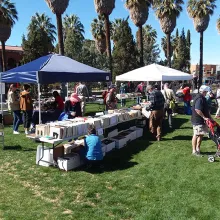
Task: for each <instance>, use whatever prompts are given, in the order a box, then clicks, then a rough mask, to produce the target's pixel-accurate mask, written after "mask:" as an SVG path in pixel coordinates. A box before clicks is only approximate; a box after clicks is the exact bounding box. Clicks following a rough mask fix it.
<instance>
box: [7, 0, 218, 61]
mask: <svg viewBox="0 0 220 220" xmlns="http://www.w3.org/2000/svg"><path fill="white" fill-rule="evenodd" d="M12 2H15V3H16V7H17V10H18V14H19V21H18V22H17V23H16V25H15V26H14V28H13V30H12V34H11V37H10V39H9V40H8V41H7V42H6V44H7V45H20V44H21V37H22V35H23V34H26V31H27V26H28V24H29V22H30V19H31V16H32V15H34V14H35V13H36V12H39V13H46V14H47V15H48V16H49V17H51V18H52V21H53V23H54V24H56V20H55V16H54V14H52V12H51V11H50V9H49V8H48V6H47V4H46V3H45V1H44V0H12ZM186 2H187V1H185V5H184V9H183V12H182V13H181V15H180V17H179V18H178V20H177V27H178V28H179V29H180V30H182V28H184V29H185V31H187V30H188V29H189V30H190V31H191V39H192V46H191V63H192V64H196V63H199V33H197V32H196V31H195V30H194V27H193V22H192V20H191V19H190V18H189V17H188V15H187V12H186ZM216 2H217V8H216V10H215V13H214V15H213V16H212V17H211V19H210V23H209V27H208V29H207V30H206V32H205V33H204V64H220V35H219V34H218V32H217V30H216V20H217V18H218V16H219V14H220V13H218V12H219V9H220V1H218V0H217V1H216ZM66 13H67V14H76V15H77V16H78V17H79V18H80V20H81V22H82V23H83V25H84V27H85V37H86V38H90V39H92V35H91V31H90V29H91V27H90V24H91V22H92V20H93V19H94V18H95V17H96V16H97V14H96V12H95V8H94V1H93V0H85V1H84V0H70V4H69V7H68V9H67V11H66ZM128 15H129V12H128V11H127V9H126V8H125V7H124V2H123V1H122V0H116V7H115V9H114V11H113V13H112V14H111V16H110V19H111V20H114V19H115V18H126V17H127V16H128ZM129 22H130V25H131V28H132V31H133V34H134V36H135V33H136V31H137V27H136V26H135V25H134V24H133V23H132V21H131V20H130V21H129ZM146 23H147V24H150V25H152V26H153V28H155V29H156V31H157V33H158V44H159V45H160V40H161V38H162V37H163V36H164V34H163V32H162V30H161V28H160V25H159V21H158V20H157V18H156V17H155V15H154V12H153V11H152V10H150V14H149V18H148V20H147V22H146ZM173 33H175V30H174V32H173ZM161 57H162V58H163V57H164V55H163V51H162V50H161Z"/></svg>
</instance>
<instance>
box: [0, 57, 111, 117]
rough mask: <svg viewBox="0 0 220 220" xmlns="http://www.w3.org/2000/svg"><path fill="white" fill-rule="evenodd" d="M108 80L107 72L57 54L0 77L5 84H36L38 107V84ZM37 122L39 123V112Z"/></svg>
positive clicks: (41, 58) (9, 71)
mask: <svg viewBox="0 0 220 220" xmlns="http://www.w3.org/2000/svg"><path fill="white" fill-rule="evenodd" d="M110 80H111V74H110V73H109V72H105V71H103V70H99V69H96V68H93V67H90V66H87V65H85V64H82V63H79V62H77V61H75V60H72V59H71V58H69V57H65V56H62V55H59V54H49V55H47V56H43V57H40V58H38V59H36V60H34V61H32V62H30V63H27V64H25V65H23V66H19V67H16V68H14V69H11V70H8V71H6V72H3V73H1V75H0V81H1V82H5V83H16V82H18V83H37V84H38V94H39V105H40V84H50V83H56V82H77V81H84V82H100V81H102V82H103V81H106V82H107V81H110ZM39 107H40V106H39ZM39 109H40V108H39ZM39 120H40V121H41V116H40V112H39Z"/></svg>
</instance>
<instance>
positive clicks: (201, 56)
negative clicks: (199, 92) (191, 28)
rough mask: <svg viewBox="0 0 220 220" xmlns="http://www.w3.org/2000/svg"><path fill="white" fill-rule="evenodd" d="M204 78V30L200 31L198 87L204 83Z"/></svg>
mask: <svg viewBox="0 0 220 220" xmlns="http://www.w3.org/2000/svg"><path fill="white" fill-rule="evenodd" d="M202 78H203V31H201V32H200V62H199V83H198V89H199V88H200V86H201V85H202Z"/></svg>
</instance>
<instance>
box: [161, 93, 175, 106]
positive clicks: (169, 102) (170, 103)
mask: <svg viewBox="0 0 220 220" xmlns="http://www.w3.org/2000/svg"><path fill="white" fill-rule="evenodd" d="M164 95H165V98H166V102H165V104H164V108H167V109H168V108H169V109H172V110H173V109H174V108H175V101H174V100H173V99H172V100H169V99H168V97H167V94H166V91H165V90H164Z"/></svg>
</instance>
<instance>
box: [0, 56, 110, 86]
mask: <svg viewBox="0 0 220 220" xmlns="http://www.w3.org/2000/svg"><path fill="white" fill-rule="evenodd" d="M110 80H111V74H110V73H109V72H105V71H103V70H99V69H96V68H93V67H90V66H87V65H85V64H82V63H79V62H77V61H75V60H73V59H71V58H69V57H65V56H61V55H58V54H49V55H47V56H43V57H40V58H38V59H36V60H34V61H32V62H30V63H27V64H25V65H23V66H19V67H16V68H14V69H11V70H9V71H7V72H4V73H2V76H1V81H2V82H8V83H15V82H19V83H40V84H50V83H56V82H77V81H84V82H101V81H110Z"/></svg>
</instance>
